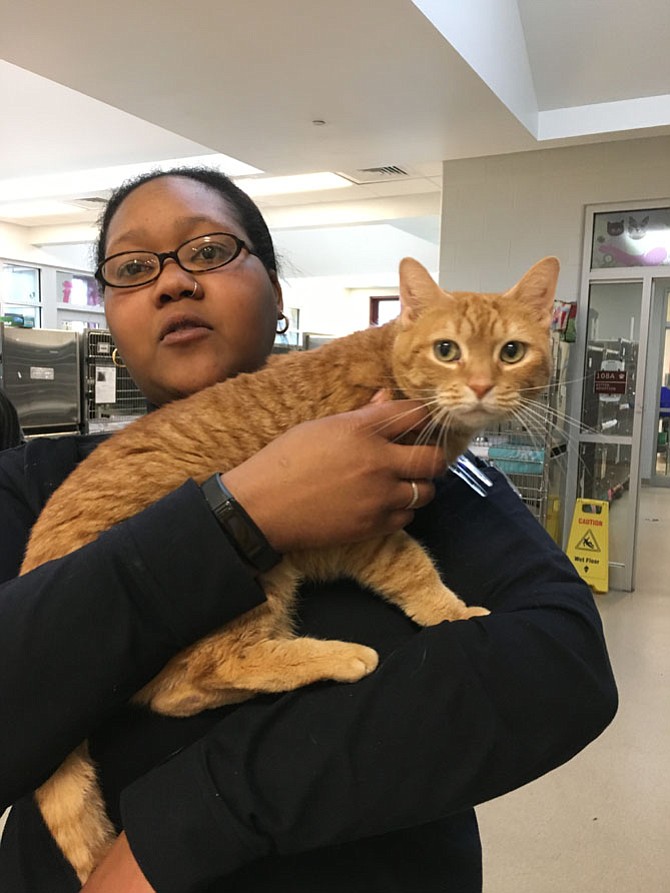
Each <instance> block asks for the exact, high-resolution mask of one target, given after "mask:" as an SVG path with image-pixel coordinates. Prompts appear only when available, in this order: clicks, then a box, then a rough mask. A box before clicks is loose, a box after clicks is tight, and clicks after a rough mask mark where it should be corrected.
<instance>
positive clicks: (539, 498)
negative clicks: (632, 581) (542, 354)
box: [472, 342, 568, 545]
mask: <svg viewBox="0 0 670 893" xmlns="http://www.w3.org/2000/svg"><path fill="white" fill-rule="evenodd" d="M566 348H567V345H563V346H562V347H561V345H560V343H559V342H555V343H554V347H553V351H552V354H553V356H552V360H553V370H552V380H551V383H550V385H549V387H548V389H547V390H546V392H545V393H544V394H543V395H542V397H541V398H538V399H537V400H536V401H535V403H534V409H533V412H532V419H531V418H530V417H529V418H527V419H525V421H524V422H523V423H522V422H521V421H520V420H518V419H515V418H512V419H506V420H505V421H503V422H501V423H500V424H499V425H497V426H496V427H494V428H491V429H489V430H485V431H482V432H481V433H480V434H479V436H478V437H477V438H476V439H475V441H474V443H473V445H472V450H473V452H475V453H476V454H478V455H479V456H481V457H483V458H486V459H488V461H489V462H491V463H492V464H493V465H495V466H496V468H498V469H500V471H502V472H504V474H505V475H506V476H507V477H508V479H509V480H510V482H511V483H512V485H513V486H514V487H515V488H516V489H517V490H518V492H519V495H520V496H521V498H522V499H523V501H524V502H525V504H526V505H527V507H528V508H529V509H530V511H531V512H532V513H533V515H535V517H536V518H537V519H538V521H539V522H540V523H541V524H542V525H543V526H544V527H545V528H546V529H547V531H548V532H549V533H550V534H551V536H552V537H553V538H554V540H555V541H556V542H557V543H559V545H560V544H561V539H562V530H563V514H564V510H565V486H566V473H567V445H568V436H567V432H566V430H565V424H564V422H563V421H562V419H564V418H565V412H564V404H565V376H566V369H567V356H568V350H567V349H566Z"/></svg>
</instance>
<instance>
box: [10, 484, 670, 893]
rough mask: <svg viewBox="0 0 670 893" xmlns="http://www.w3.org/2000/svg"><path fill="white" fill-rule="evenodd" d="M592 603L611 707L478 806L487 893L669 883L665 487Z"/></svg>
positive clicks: (646, 501) (669, 531) (669, 561)
mask: <svg viewBox="0 0 670 893" xmlns="http://www.w3.org/2000/svg"><path fill="white" fill-rule="evenodd" d="M598 605H599V608H600V611H601V614H602V617H603V622H604V625H605V630H606V635H607V640H608V644H609V649H610V655H611V658H612V664H613V666H614V670H615V673H616V677H617V682H618V685H619V694H620V698H621V705H620V707H619V713H618V715H617V717H616V718H615V720H614V722H613V723H612V725H611V726H610V727H609V728H608V729H607V730H606V731H605V733H604V734H603V735H602V736H601V737H600V738H599V739H598V740H597V741H595V742H594V743H593V744H592V745H591V746H590V747H588V748H587V749H586V750H585V751H584V752H583V753H581V754H580V755H579V756H577V757H576V758H575V759H574V760H572V761H571V762H570V763H568V764H567V765H566V766H563V767H561V768H560V769H558V770H556V771H555V772H553V773H551V774H550V775H548V776H546V777H545V778H542V779H540V780H539V781H536V782H534V783H533V784H531V785H528V786H527V787H525V788H523V789H521V790H520V791H516V792H515V793H513V794H509V795H507V796H506V797H502V798H500V799H499V800H496V801H493V802H492V803H488V804H485V805H484V806H482V807H480V809H479V811H478V812H479V820H480V826H481V832H482V839H483V844H484V870H485V888H484V889H485V893H668V891H670V846H669V843H668V842H669V833H670V489H651V490H643V491H642V497H641V509H640V524H639V536H638V568H637V587H636V591H635V592H634V593H631V594H628V593H610V594H608V595H604V596H598ZM0 824H1V820H0ZM417 893H421V891H417Z"/></svg>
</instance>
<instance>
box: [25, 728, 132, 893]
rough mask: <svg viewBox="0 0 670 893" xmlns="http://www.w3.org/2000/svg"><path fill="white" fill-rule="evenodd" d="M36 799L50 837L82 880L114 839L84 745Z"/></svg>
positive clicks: (86, 747) (82, 881)
mask: <svg viewBox="0 0 670 893" xmlns="http://www.w3.org/2000/svg"><path fill="white" fill-rule="evenodd" d="M35 800H36V801H37V805H38V806H39V809H40V812H41V813H42V818H43V819H44V823H45V825H46V826H47V828H48V829H49V831H50V832H51V836H52V837H53V839H54V840H55V841H56V843H57V844H58V847H59V849H60V850H61V852H62V853H63V855H64V856H65V858H66V859H67V860H68V862H69V863H70V864H71V865H72V867H73V868H74V870H75V871H76V873H77V877H78V878H79V880H80V882H81V883H82V884H83V883H85V882H86V880H87V879H88V877H89V875H90V874H91V872H92V871H93V869H94V868H95V866H96V865H97V864H98V863H99V862H100V861H101V860H102V858H103V856H104V855H105V854H106V852H107V850H108V849H109V848H110V846H111V845H112V843H113V842H114V840H115V839H116V831H115V829H114V826H113V825H112V823H111V822H110V820H109V819H108V818H107V811H106V808H105V803H104V800H103V798H102V792H101V789H100V784H99V782H98V777H97V773H96V770H95V766H94V764H93V761H92V760H91V758H90V757H89V754H88V746H87V745H86V744H82V745H80V746H79V747H78V748H77V749H76V750H75V751H73V752H72V753H71V754H70V755H69V756H68V757H67V758H66V759H65V760H64V762H63V763H62V764H61V765H60V766H59V767H58V769H57V770H56V771H55V772H54V774H53V775H52V776H51V778H49V779H48V781H46V782H45V783H44V784H43V785H42V786H41V787H40V788H38V789H37V791H36V792H35Z"/></svg>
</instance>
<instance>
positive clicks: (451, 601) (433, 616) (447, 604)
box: [409, 593, 491, 626]
mask: <svg viewBox="0 0 670 893" xmlns="http://www.w3.org/2000/svg"><path fill="white" fill-rule="evenodd" d="M490 613H491V612H490V611H488V610H487V609H486V608H481V607H479V606H478V605H473V606H472V607H468V605H466V604H465V602H464V601H461V599H460V598H457V597H456V596H455V595H453V594H452V593H449V594H447V595H446V596H443V597H441V598H440V599H435V600H433V601H432V602H431V603H429V604H422V605H420V606H415V605H414V606H412V610H411V611H410V612H409V616H410V617H411V618H412V620H413V621H414V622H415V623H418V624H419V625H420V626H436V625H437V624H438V623H444V621H445V620H449V621H452V620H468V619H469V618H470V617H485V616H486V615H487V614H490Z"/></svg>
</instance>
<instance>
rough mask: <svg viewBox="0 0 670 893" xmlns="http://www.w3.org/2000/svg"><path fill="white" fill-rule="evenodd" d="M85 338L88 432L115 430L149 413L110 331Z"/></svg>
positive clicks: (91, 331)
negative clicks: (123, 362)
mask: <svg viewBox="0 0 670 893" xmlns="http://www.w3.org/2000/svg"><path fill="white" fill-rule="evenodd" d="M83 338H84V343H83V349H82V356H83V373H82V382H83V388H84V429H85V433H86V434H99V433H102V432H111V431H116V430H118V429H119V428H123V427H125V425H127V424H128V423H129V422H132V421H133V420H134V419H136V418H139V417H140V416H142V415H144V414H145V413H146V411H147V404H146V399H145V397H144V396H143V394H142V392H141V391H140V389H139V388H138V387H137V385H136V384H135V382H134V381H133V380H132V378H131V377H130V374H129V372H128V370H127V369H126V367H125V366H124V365H123V364H122V362H121V360H120V359H119V358H118V356H117V354H116V345H115V344H114V339H113V338H112V333H111V332H108V331H106V330H105V329H88V330H87V331H86V332H84V335H83Z"/></svg>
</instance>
